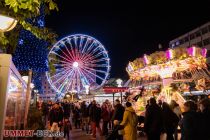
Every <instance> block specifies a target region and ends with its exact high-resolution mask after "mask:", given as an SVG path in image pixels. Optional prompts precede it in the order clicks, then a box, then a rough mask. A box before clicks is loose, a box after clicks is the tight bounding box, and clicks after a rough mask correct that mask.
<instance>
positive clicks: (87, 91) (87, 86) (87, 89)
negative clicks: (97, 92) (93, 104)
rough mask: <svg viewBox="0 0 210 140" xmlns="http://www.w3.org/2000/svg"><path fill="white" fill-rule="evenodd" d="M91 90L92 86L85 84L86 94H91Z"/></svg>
mask: <svg viewBox="0 0 210 140" xmlns="http://www.w3.org/2000/svg"><path fill="white" fill-rule="evenodd" d="M89 91H90V86H89V85H85V92H86V94H89Z"/></svg>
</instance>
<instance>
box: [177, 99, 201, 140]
mask: <svg viewBox="0 0 210 140" xmlns="http://www.w3.org/2000/svg"><path fill="white" fill-rule="evenodd" d="M196 110H197V105H196V104H195V103H194V102H193V101H187V102H185V103H184V113H183V118H182V120H181V122H180V123H181V140H198V139H199V137H198V134H199V133H198V132H199V131H198V130H199V128H198V121H199V120H198V117H199V116H198V113H197V112H196Z"/></svg>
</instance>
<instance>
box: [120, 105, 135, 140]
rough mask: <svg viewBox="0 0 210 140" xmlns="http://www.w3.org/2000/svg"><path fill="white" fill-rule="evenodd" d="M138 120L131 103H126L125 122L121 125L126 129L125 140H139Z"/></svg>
mask: <svg viewBox="0 0 210 140" xmlns="http://www.w3.org/2000/svg"><path fill="white" fill-rule="evenodd" d="M137 124H138V118H137V115H136V113H135V111H134V109H133V107H132V104H131V103H130V102H127V103H126V109H125V112H124V115H123V121H122V122H121V123H120V125H122V126H123V127H124V132H125V135H124V138H125V140H137Z"/></svg>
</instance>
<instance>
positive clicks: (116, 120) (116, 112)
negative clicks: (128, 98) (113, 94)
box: [112, 99, 125, 140]
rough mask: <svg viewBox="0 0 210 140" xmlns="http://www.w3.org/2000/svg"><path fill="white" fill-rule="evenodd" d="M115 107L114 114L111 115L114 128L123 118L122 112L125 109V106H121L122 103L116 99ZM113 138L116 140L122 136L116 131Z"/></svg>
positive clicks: (119, 139)
mask: <svg viewBox="0 0 210 140" xmlns="http://www.w3.org/2000/svg"><path fill="white" fill-rule="evenodd" d="M115 103H116V105H115V109H114V114H113V116H112V121H114V130H115V129H117V127H118V125H119V124H120V123H121V122H122V120H123V114H124V111H125V108H124V107H123V106H122V104H121V103H120V100H118V99H116V100H115ZM114 137H115V138H113V140H114V139H117V140H122V139H123V136H122V135H119V134H118V133H116V134H115V136H114Z"/></svg>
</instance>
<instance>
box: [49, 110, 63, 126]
mask: <svg viewBox="0 0 210 140" xmlns="http://www.w3.org/2000/svg"><path fill="white" fill-rule="evenodd" d="M48 119H49V121H50V125H52V124H53V122H56V123H59V122H62V120H63V111H62V110H61V109H52V110H51V111H50V114H49V118H48Z"/></svg>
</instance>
